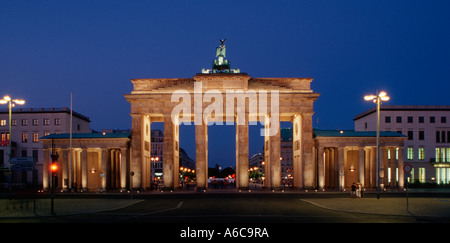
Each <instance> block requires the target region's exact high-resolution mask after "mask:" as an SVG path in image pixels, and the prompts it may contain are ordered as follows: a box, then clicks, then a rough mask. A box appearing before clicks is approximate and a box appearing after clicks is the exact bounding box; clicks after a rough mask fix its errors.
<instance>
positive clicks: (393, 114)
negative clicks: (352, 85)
mask: <svg viewBox="0 0 450 243" xmlns="http://www.w3.org/2000/svg"><path fill="white" fill-rule="evenodd" d="M376 119H377V118H376V110H375V108H372V109H369V110H367V111H365V112H363V113H361V114H358V115H356V116H355V118H354V122H355V130H356V131H375V130H376V122H377V121H376ZM380 130H381V131H393V132H398V133H401V134H403V135H406V136H407V137H408V139H407V140H406V141H405V145H404V147H403V157H404V158H403V159H404V161H405V163H409V164H411V165H412V166H413V170H412V172H411V182H414V181H416V180H418V181H420V182H430V183H437V184H449V183H450V106H413V105H382V106H381V108H380Z"/></svg>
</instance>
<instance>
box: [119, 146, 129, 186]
mask: <svg viewBox="0 0 450 243" xmlns="http://www.w3.org/2000/svg"><path fill="white" fill-rule="evenodd" d="M128 163H129V156H128V149H127V148H120V190H122V191H125V190H126V188H127V165H128Z"/></svg>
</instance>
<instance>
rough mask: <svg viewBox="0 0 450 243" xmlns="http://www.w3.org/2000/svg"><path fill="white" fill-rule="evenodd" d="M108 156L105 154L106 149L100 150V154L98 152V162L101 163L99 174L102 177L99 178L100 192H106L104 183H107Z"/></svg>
mask: <svg viewBox="0 0 450 243" xmlns="http://www.w3.org/2000/svg"><path fill="white" fill-rule="evenodd" d="M107 159H108V154H107V149H106V148H102V149H101V152H100V161H101V172H100V173H101V174H102V175H103V176H101V177H100V178H101V185H100V187H101V190H102V191H106V182H107V181H108V179H109V177H110V175H109V174H108V160H107Z"/></svg>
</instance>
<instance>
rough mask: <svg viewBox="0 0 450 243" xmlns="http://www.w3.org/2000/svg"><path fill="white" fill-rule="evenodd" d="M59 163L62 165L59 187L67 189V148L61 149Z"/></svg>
mask: <svg viewBox="0 0 450 243" xmlns="http://www.w3.org/2000/svg"><path fill="white" fill-rule="evenodd" d="M61 165H62V178H61V179H62V180H61V182H60V183H61V184H60V185H61V186H62V187H61V188H63V189H64V190H67V188H69V187H68V186H69V185H68V183H69V149H62V158H61Z"/></svg>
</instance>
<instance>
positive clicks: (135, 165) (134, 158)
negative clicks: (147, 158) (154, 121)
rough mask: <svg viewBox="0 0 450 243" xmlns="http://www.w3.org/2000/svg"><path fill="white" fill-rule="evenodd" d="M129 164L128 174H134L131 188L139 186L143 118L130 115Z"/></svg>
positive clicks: (142, 144)
mask: <svg viewBox="0 0 450 243" xmlns="http://www.w3.org/2000/svg"><path fill="white" fill-rule="evenodd" d="M131 123H132V124H131V163H130V172H133V173H134V176H133V180H132V181H133V185H130V186H131V187H132V188H135V187H140V186H141V166H142V161H143V158H142V157H143V148H144V142H143V137H144V134H143V133H144V116H143V115H142V114H131Z"/></svg>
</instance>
